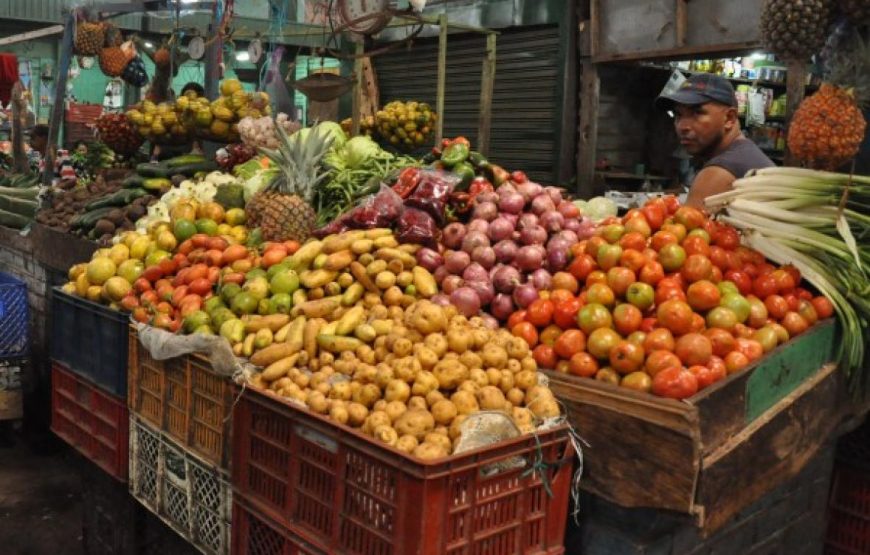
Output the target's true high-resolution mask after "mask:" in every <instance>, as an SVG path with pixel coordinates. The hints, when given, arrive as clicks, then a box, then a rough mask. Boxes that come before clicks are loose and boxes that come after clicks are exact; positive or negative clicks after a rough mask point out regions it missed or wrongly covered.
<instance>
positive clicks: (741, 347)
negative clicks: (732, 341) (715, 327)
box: [735, 337, 764, 362]
mask: <svg viewBox="0 0 870 555" xmlns="http://www.w3.org/2000/svg"><path fill="white" fill-rule="evenodd" d="M735 350H737V351H738V352H740V353H743V354H744V355H746V358H748V359H749V361H750V362H751V361H753V360H758V359H760V358H761V356H762V355H763V354H764V347H762V346H761V343H759V342H758V341H756V340H754V339H744V338H742V337H738V338H737V345H736V347H735Z"/></svg>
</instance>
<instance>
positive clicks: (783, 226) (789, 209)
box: [706, 168, 870, 396]
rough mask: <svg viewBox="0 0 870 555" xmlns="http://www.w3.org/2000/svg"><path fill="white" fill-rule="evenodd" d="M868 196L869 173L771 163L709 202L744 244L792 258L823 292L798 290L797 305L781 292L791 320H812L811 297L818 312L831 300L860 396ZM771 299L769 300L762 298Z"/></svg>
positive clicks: (869, 260)
mask: <svg viewBox="0 0 870 555" xmlns="http://www.w3.org/2000/svg"><path fill="white" fill-rule="evenodd" d="M868 195H870V179H868V178H867V177H866V176H858V175H845V174H838V173H829V172H820V171H812V170H805V169H798V168H766V169H763V170H759V171H757V172H754V174H753V175H750V176H747V177H746V178H744V179H739V180H737V181H736V182H735V183H734V189H733V190H732V191H729V192H726V193H722V194H719V195H714V196H711V197H708V198H707V200H706V206H707V208H708V209H709V210H710V211H711V212H713V213H714V214H717V215H718V219H719V220H721V221H722V222H725V223H727V224H728V225H731V226H734V227H735V228H736V229H739V230H740V231H741V233H742V239H743V242H744V243H745V244H746V245H748V246H749V247H752V248H753V249H756V250H757V251H758V252H760V253H762V254H763V255H764V256H766V257H767V258H769V259H770V260H773V261H775V262H777V263H780V264H793V265H794V267H795V268H797V270H799V272H800V274H801V275H803V277H804V278H805V279H806V280H807V281H808V282H810V283H811V284H812V285H813V286H814V287H815V288H816V289H817V290H818V291H820V292H821V293H822V294H824V295H825V297H816V298H813V299H806V298H805V297H806V295H805V294H804V295H800V293H802V291H799V292H798V294H799V297H803V298H801V299H800V300H799V301H798V303H797V305H795V302H794V299H793V296H789V295H787V294H783V293H782V292H780V297H783V298H784V299H785V300H786V301H787V304H788V307H789V309H790V312H789V314H791V316H790V320H791V322H792V325H793V326H794V325H797V327H798V328H799V327H800V326H801V325H802V322H801V321H800V320H798V319H797V318H796V317H795V316H794V312H795V311H797V313H798V315H800V316H803V319H804V320H805V321H806V322H807V323H809V324H812V323H813V314H812V311H811V310H809V307H808V306H807V304H806V301H810V302H811V303H812V305H813V308H815V309H816V314H817V315H818V316H819V317H826V316H828V315H830V313H831V306H832V302H833V307H834V308H835V309H836V312H837V314H838V315H839V317H840V323H841V324H842V325H841V331H842V342H841V343H840V345H839V359H840V367H841V368H842V369H843V371H844V372H846V374H847V376H848V377H849V385H850V389H851V391H852V392H853V393H854V394H855V395H856V396H860V395H866V393H865V392H866V391H868V389H870V373H868V372H867V371H866V369H865V367H864V366H865V365H864V364H863V361H864V354H865V346H866V344H867V342H868V340H870V333H868V322H870V302H868V293H870V281H868V279H867V267H868V265H870V251H868V250H867V247H866V246H865V243H866V241H865V240H864V237H866V236H867V233H868V232H870V228H868V225H870V219H868V217H867V215H866V214H867V212H866V210H867V202H868V199H870V197H868ZM793 273H794V272H793ZM777 277H780V278H781V277H782V276H781V275H780V276H777ZM757 279H761V278H757ZM768 281H769V280H768ZM765 292H766V291H765ZM756 294H757V293H756ZM760 296H761V295H759V297H760ZM769 299H770V297H767V298H765V299H764V301H765V304H767V303H768V300H769ZM828 299H830V300H828ZM771 302H772V303H773V305H771V306H770V307H769V309H770V312H771V313H773V312H774V306H775V307H776V311H777V313H776V314H773V316H774V317H775V318H778V317H779V315H780V314H781V312H782V307H783V304H782V300H781V298H775V300H774V301H771ZM795 307H797V308H795ZM783 318H784V316H783ZM783 324H784V325H785V322H783Z"/></svg>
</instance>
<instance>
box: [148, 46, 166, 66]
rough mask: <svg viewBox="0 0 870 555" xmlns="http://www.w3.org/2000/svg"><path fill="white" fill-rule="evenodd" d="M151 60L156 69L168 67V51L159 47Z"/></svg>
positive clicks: (164, 47)
mask: <svg viewBox="0 0 870 555" xmlns="http://www.w3.org/2000/svg"><path fill="white" fill-rule="evenodd" d="M151 58H152V59H153V60H154V64H155V65H156V66H157V67H167V66H168V65H169V49H168V48H166V46H164V45H161V46H160V48H158V49H157V50H156V51H155V52H154V55H153V56H152V57H151Z"/></svg>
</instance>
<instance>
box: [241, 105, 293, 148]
mask: <svg viewBox="0 0 870 555" xmlns="http://www.w3.org/2000/svg"><path fill="white" fill-rule="evenodd" d="M276 127H281V128H282V129H283V130H284V132H285V133H287V134H288V135H292V134H293V133H295V132H297V131H299V130H300V129H301V128H302V125H301V124H300V123H299V122H297V121H293V120H291V119H290V116H288V115H287V114H285V113H283V112H281V113H279V114H278V115H277V116H276V117H275V119H272V118H271V117H269V116H262V117H259V118H253V117H251V116H245V117H243V118H242V119H241V121H239V135H240V136H241V138H242V142H243V143H245V144H246V145H248V146H250V147H254V148H278V145H279V144H280V143H279V142H278V141H279V139H278V133H277V132H276V131H275V128H276Z"/></svg>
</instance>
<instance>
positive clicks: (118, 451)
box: [51, 361, 130, 482]
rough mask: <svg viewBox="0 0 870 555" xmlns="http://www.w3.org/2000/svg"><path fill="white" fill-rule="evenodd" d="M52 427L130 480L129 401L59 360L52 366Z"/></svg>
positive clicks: (110, 470) (108, 469)
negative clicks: (101, 387)
mask: <svg viewBox="0 0 870 555" xmlns="http://www.w3.org/2000/svg"><path fill="white" fill-rule="evenodd" d="M51 430H52V431H53V432H54V433H55V434H57V436H58V437H60V438H61V439H63V440H64V441H66V442H67V443H69V444H70V445H72V446H73V447H75V448H76V450H78V451H79V452H80V453H81V454H83V455H84V456H85V457H86V458H88V459H90V460H91V461H93V462H94V464H96V465H97V466H99V467H100V468H102V469H103V470H105V471H106V472H108V473H109V474H111V475H112V476H113V477H114V478H116V479H118V480H120V481H122V482H126V481H127V474H128V469H127V466H128V463H127V461H128V457H127V453H128V450H129V446H128V440H129V437H130V435H129V434H130V416H129V412H128V411H127V404H126V403H125V402H124V399H119V398H117V397H115V396H113V395H110V394H108V393H106V392H105V391H103V390H102V389H100V388H99V387H97V386H95V385H93V384H92V383H90V382H88V381H87V380H85V379H84V378H82V377H81V376H78V375H76V374H73V373H72V372H70V371H69V370H68V369H67V368H65V367H64V366H63V365H61V364H59V363H58V362H56V361H52V365H51Z"/></svg>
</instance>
